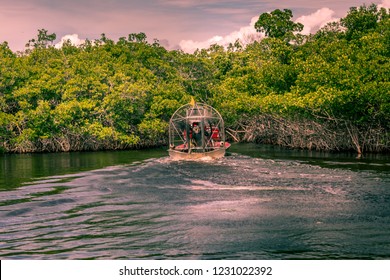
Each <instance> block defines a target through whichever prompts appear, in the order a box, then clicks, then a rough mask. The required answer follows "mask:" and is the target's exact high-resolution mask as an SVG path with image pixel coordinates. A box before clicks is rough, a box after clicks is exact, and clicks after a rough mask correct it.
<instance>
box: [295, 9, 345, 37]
mask: <svg viewBox="0 0 390 280" xmlns="http://www.w3.org/2000/svg"><path fill="white" fill-rule="evenodd" d="M334 15H335V11H333V10H331V9H329V8H321V9H319V10H318V11H316V12H315V13H312V14H310V15H307V16H301V17H299V18H297V20H296V22H300V23H302V24H303V25H304V28H303V30H302V32H301V33H302V34H306V35H308V34H310V33H312V32H313V31H315V30H316V29H319V28H321V27H323V26H325V25H326V24H327V23H329V22H333V21H337V20H339V19H338V18H335V17H334Z"/></svg>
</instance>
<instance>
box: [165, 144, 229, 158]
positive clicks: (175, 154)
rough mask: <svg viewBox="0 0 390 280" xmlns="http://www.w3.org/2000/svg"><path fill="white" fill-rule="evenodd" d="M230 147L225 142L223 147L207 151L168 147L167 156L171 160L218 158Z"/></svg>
mask: <svg viewBox="0 0 390 280" xmlns="http://www.w3.org/2000/svg"><path fill="white" fill-rule="evenodd" d="M229 147H230V143H225V145H224V147H221V148H216V149H213V150H211V151H207V152H195V151H192V152H188V150H187V151H183V150H177V149H169V150H168V152H169V156H170V157H171V159H173V160H201V159H218V158H222V157H224V156H225V153H226V150H227V149H228V148H229Z"/></svg>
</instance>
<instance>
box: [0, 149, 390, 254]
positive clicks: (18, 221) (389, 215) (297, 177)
mask: <svg viewBox="0 0 390 280" xmlns="http://www.w3.org/2000/svg"><path fill="white" fill-rule="evenodd" d="M389 159H390V158H389V157H388V156H370V157H363V158H360V159H357V158H356V157H355V155H347V154H328V153H316V152H308V151H290V150H284V149H280V148H275V147H270V146H257V145H254V144H236V145H233V146H232V147H231V149H230V152H229V154H228V155H227V156H226V157H225V158H223V159H220V160H214V161H201V162H180V161H171V160H170V159H169V157H168V156H167V152H166V151H165V150H147V151H116V152H94V153H92V152H91V153H62V154H34V155H0V175H1V177H0V178H1V179H0V258H1V259H390V234H389V233H390V160H389Z"/></svg>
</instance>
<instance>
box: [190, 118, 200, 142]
mask: <svg viewBox="0 0 390 280" xmlns="http://www.w3.org/2000/svg"><path fill="white" fill-rule="evenodd" d="M201 131H202V130H201V129H200V126H199V123H196V122H194V123H193V125H192V139H194V141H195V144H196V146H200V145H201V144H202V134H201Z"/></svg>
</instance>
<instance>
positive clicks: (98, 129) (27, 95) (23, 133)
mask: <svg viewBox="0 0 390 280" xmlns="http://www.w3.org/2000/svg"><path fill="white" fill-rule="evenodd" d="M291 18H292V13H291V11H290V10H284V11H280V10H276V11H274V12H271V13H267V14H262V15H261V16H260V17H259V21H258V22H257V23H256V29H257V30H258V31H261V32H265V33H266V34H267V35H268V38H265V39H263V40H261V41H260V42H254V43H252V44H250V45H248V46H246V47H243V46H241V45H240V44H239V43H238V42H236V43H235V44H231V46H229V47H228V48H227V49H224V48H223V47H221V46H218V45H213V46H211V47H210V48H208V49H204V50H198V51H197V52H195V53H194V54H186V53H183V52H181V51H168V50H166V49H164V48H163V47H161V46H160V45H159V43H158V41H154V42H153V43H152V44H150V43H148V41H147V38H146V35H145V34H144V33H138V34H135V33H134V34H130V35H129V36H128V37H122V38H120V39H119V40H118V41H117V42H114V41H113V40H111V39H109V38H107V37H106V36H105V35H104V34H102V35H101V38H100V39H98V40H95V41H89V40H87V41H86V42H85V43H84V44H83V45H81V46H72V45H71V43H70V42H66V43H65V44H64V45H63V46H62V47H61V48H60V49H56V48H54V47H52V46H51V43H52V42H53V40H54V39H55V34H49V33H48V32H47V31H46V30H44V29H42V30H39V33H38V36H37V38H36V39H34V40H30V42H29V47H30V48H29V49H28V50H27V51H26V52H25V53H23V54H20V53H19V54H14V53H13V52H12V51H11V50H10V49H9V47H8V44H7V43H6V42H4V43H2V44H0V151H8V152H34V151H69V150H96V149H124V148H133V147H142V146H153V145H161V144H166V141H167V128H168V122H169V119H170V117H171V115H172V114H173V113H174V112H175V110H176V109H177V108H179V107H180V106H181V105H183V104H185V103H188V102H189V101H190V99H191V97H194V98H195V99H196V100H197V101H202V102H206V103H208V104H210V105H212V106H215V107H216V109H217V110H219V111H220V112H221V114H222V116H223V118H224V120H225V123H226V125H227V127H228V128H229V129H233V130H234V129H238V130H241V131H242V128H243V126H245V125H247V127H246V128H245V129H244V130H245V131H253V130H256V129H257V127H248V126H250V125H252V126H253V125H254V123H255V122H254V121H252V120H257V119H262V118H263V119H265V120H267V124H264V125H263V126H261V127H268V129H272V128H270V123H271V121H272V120H278V121H277V123H279V124H280V123H281V122H282V121H281V120H283V122H284V123H289V122H290V121H291V120H293V121H294V122H296V121H297V120H298V121H299V122H301V123H302V124H307V123H309V122H310V123H311V124H313V123H315V124H316V127H317V128H318V127H326V129H324V131H325V132H327V131H332V132H329V133H328V136H329V135H330V137H328V138H329V139H335V136H334V135H336V134H338V135H342V133H341V132H340V131H346V132H347V135H349V136H350V140H349V142H348V143H347V144H345V145H344V144H342V148H354V147H353V146H356V150H358V151H361V150H362V149H366V150H369V145H371V147H372V146H373V145H374V144H373V143H375V145H376V147H377V148H376V151H383V150H387V151H389V150H390V145H389V143H390V140H388V138H386V137H387V136H390V133H389V130H390V94H389V93H390V81H389V73H390V31H389V30H390V17H389V12H388V11H387V10H385V9H381V10H378V9H377V7H376V6H375V5H371V6H369V7H366V6H362V7H359V8H351V10H350V12H349V13H348V15H347V16H346V17H345V18H344V19H342V20H341V23H330V24H328V25H326V26H325V27H323V28H322V29H320V30H319V31H318V32H317V33H316V34H313V35H311V36H308V37H305V38H302V39H303V40H301V42H300V44H297V43H296V44H293V43H292V40H293V39H294V33H295V32H299V31H300V30H302V26H301V25H299V24H295V23H294V22H292V21H291ZM298 39H299V38H297V37H296V36H295V39H294V40H295V41H296V42H297V41H298ZM265 116H268V117H265ZM269 116H272V117H269ZM302 127H305V125H302ZM317 128H316V129H317ZM283 129H284V128H283ZM291 129H292V128H291ZM316 129H309V130H308V129H306V130H305V128H303V130H302V131H317V132H316V133H317V134H316V135H314V134H313V133H314V132H310V133H311V134H310V133H309V132H308V133H309V134H307V135H309V136H310V137H317V138H318V139H320V138H321V137H326V133H322V134H321V133H319V132H318V129H317V130H316ZM292 130H293V129H292ZM230 131H232V130H230ZM283 131H286V130H283ZM372 131H374V132H375V133H374V134H372V133H371V132H372ZM305 133H306V132H305ZM305 133H303V134H302V135H303V136H302V137H303V138H304V137H306V138H305V139H303V140H304V141H303V142H305V141H307V137H309V136H307V135H306V136H305ZM371 134H372V135H375V137H376V138H375V137H374V136H372V135H371ZM319 135H322V136H321V137H320V136H319ZM386 135H387V136H386ZM249 138H250V137H248V139H249ZM252 139H253V137H252ZM332 141H333V140H332ZM275 143H280V142H278V141H276V142H275ZM283 143H284V142H283ZM305 143H306V142H305ZM307 146H308V147H312V146H313V145H312V144H310V145H307ZM318 146H321V147H330V146H331V147H336V148H337V146H336V144H335V145H324V144H323V143H322V144H321V145H318ZM336 148H335V149H336ZM371 150H375V149H371Z"/></svg>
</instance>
